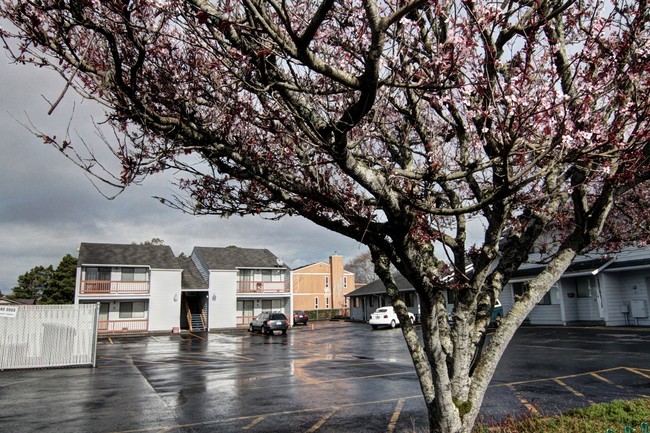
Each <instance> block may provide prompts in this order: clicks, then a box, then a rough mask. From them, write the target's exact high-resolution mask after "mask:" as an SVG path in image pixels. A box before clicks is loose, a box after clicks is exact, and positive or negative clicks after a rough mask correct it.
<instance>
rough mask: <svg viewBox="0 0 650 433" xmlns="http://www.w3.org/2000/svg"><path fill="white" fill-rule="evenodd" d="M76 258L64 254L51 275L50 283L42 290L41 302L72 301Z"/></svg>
mask: <svg viewBox="0 0 650 433" xmlns="http://www.w3.org/2000/svg"><path fill="white" fill-rule="evenodd" d="M76 276H77V259H76V258H75V257H73V256H71V255H70V254H66V255H65V256H64V257H63V258H62V259H61V262H59V265H58V266H57V268H56V270H55V271H54V273H53V275H52V279H51V281H50V284H49V285H48V286H47V287H46V288H45V289H44V290H43V296H42V298H41V303H42V304H72V303H73V302H74V288H75V278H76Z"/></svg>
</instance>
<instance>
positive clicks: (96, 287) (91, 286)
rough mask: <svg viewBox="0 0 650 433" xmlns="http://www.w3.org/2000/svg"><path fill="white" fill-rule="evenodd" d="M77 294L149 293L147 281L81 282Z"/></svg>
mask: <svg viewBox="0 0 650 433" xmlns="http://www.w3.org/2000/svg"><path fill="white" fill-rule="evenodd" d="M79 293H80V294H82V295H88V294H93V295H112V294H134V293H136V294H142V293H149V281H102V280H82V281H81V289H80V292H79Z"/></svg>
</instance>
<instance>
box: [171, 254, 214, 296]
mask: <svg viewBox="0 0 650 433" xmlns="http://www.w3.org/2000/svg"><path fill="white" fill-rule="evenodd" d="M178 260H179V261H180V262H181V264H182V266H183V275H182V279H181V285H182V287H183V290H207V289H208V283H206V282H205V280H204V279H203V277H202V276H201V273H200V272H199V269H198V268H197V267H196V265H195V264H194V261H193V260H192V258H191V257H184V258H179V259H178Z"/></svg>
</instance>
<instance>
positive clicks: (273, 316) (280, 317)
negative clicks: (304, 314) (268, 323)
mask: <svg viewBox="0 0 650 433" xmlns="http://www.w3.org/2000/svg"><path fill="white" fill-rule="evenodd" d="M270 319H271V320H287V316H285V315H284V314H271V317H270Z"/></svg>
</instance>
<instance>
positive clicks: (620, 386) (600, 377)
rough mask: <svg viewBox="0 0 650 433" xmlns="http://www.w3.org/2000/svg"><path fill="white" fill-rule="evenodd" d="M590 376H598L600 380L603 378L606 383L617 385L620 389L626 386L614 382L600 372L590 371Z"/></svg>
mask: <svg viewBox="0 0 650 433" xmlns="http://www.w3.org/2000/svg"><path fill="white" fill-rule="evenodd" d="M590 376H592V377H594V378H596V379H598V380H602V381H603V382H605V383H607V384H609V385H612V386H615V387H616V388H618V389H625V387H624V386H622V385H618V384H616V383H614V382H612V381H611V380H609V379H607V378H606V377H603V376H601V375H600V374H597V373H590Z"/></svg>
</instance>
